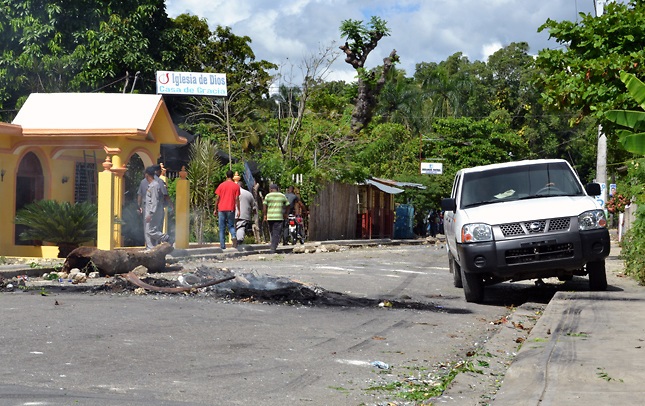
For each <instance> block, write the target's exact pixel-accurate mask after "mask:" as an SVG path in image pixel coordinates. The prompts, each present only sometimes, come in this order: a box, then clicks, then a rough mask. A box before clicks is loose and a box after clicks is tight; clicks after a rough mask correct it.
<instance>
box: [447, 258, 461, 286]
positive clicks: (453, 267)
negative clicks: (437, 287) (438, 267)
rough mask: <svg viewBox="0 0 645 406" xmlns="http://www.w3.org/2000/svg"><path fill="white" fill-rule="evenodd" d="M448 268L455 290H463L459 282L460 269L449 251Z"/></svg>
mask: <svg viewBox="0 0 645 406" xmlns="http://www.w3.org/2000/svg"><path fill="white" fill-rule="evenodd" d="M448 267H449V268H450V272H451V273H452V283H453V284H454V285H455V287H456V288H463V287H464V285H463V284H462V282H461V267H460V266H459V264H458V263H457V261H455V257H453V256H452V254H451V253H450V251H449V252H448Z"/></svg>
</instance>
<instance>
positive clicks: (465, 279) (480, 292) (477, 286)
mask: <svg viewBox="0 0 645 406" xmlns="http://www.w3.org/2000/svg"><path fill="white" fill-rule="evenodd" d="M461 282H462V284H463V286H464V296H465V297H466V302H471V303H481V302H482V301H483V300H484V280H483V279H482V278H480V277H479V275H477V274H476V273H475V274H473V273H466V272H465V271H464V268H461Z"/></svg>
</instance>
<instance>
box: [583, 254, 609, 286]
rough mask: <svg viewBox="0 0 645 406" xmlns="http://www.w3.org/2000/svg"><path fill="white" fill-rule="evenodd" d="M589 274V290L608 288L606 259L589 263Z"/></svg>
mask: <svg viewBox="0 0 645 406" xmlns="http://www.w3.org/2000/svg"><path fill="white" fill-rule="evenodd" d="M587 273H588V274H589V290H594V291H602V290H607V273H606V272H605V261H604V260H602V261H593V262H589V263H588V264H587Z"/></svg>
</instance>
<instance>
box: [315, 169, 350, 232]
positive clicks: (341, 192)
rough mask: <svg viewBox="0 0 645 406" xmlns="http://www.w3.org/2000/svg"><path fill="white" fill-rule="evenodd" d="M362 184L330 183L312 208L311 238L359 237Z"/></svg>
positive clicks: (319, 194) (317, 195) (320, 193)
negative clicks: (359, 193)
mask: <svg viewBox="0 0 645 406" xmlns="http://www.w3.org/2000/svg"><path fill="white" fill-rule="evenodd" d="M357 196H358V186H356V185H348V184H344V183H336V182H334V183H328V184H326V185H325V186H324V187H323V188H322V189H321V190H319V191H318V193H317V194H316V197H315V198H314V202H313V204H311V205H310V207H309V236H308V238H309V240H311V241H327V240H342V239H353V238H356V219H357V215H358V208H357Z"/></svg>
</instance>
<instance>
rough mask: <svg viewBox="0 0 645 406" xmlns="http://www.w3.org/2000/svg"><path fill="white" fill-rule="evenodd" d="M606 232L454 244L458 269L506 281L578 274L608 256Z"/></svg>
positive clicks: (608, 246) (594, 231)
mask: <svg viewBox="0 0 645 406" xmlns="http://www.w3.org/2000/svg"><path fill="white" fill-rule="evenodd" d="M609 249H610V241H609V231H608V230H607V229H605V228H602V229H597V230H588V231H584V232H583V231H581V232H579V233H562V234H548V235H540V236H532V237H525V238H517V239H507V240H502V241H491V242H483V243H471V244H457V251H458V253H459V265H460V266H461V267H462V268H463V269H464V272H468V273H481V274H487V275H490V276H495V277H498V278H502V279H505V280H508V279H517V280H521V279H533V278H540V277H550V276H556V275H558V272H562V271H573V270H579V269H582V268H583V267H584V265H585V264H586V263H588V262H592V261H598V260H602V259H604V258H606V257H607V256H608V255H609Z"/></svg>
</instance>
